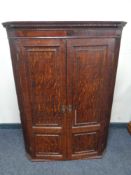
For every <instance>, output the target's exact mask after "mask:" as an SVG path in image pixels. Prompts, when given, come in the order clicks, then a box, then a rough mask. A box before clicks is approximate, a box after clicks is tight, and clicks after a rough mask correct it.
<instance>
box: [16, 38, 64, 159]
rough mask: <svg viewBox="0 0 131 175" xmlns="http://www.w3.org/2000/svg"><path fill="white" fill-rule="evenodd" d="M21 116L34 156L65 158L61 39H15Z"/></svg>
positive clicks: (39, 157) (62, 49) (62, 51)
mask: <svg viewBox="0 0 131 175" xmlns="http://www.w3.org/2000/svg"><path fill="white" fill-rule="evenodd" d="M15 45H16V48H17V57H16V60H14V61H13V65H14V67H15V69H16V74H17V75H16V76H17V79H18V86H19V92H18V93H19V94H20V96H21V98H20V103H21V104H20V111H21V118H22V120H24V121H25V122H24V126H23V127H24V131H26V130H27V133H25V132H24V134H25V135H28V137H27V140H29V141H28V143H26V144H28V147H29V149H30V154H31V156H32V158H35V159H65V155H66V142H65V140H66V135H65V127H66V112H65V105H66V58H65V53H66V52H65V49H66V48H65V41H64V40H62V39H16V41H15Z"/></svg>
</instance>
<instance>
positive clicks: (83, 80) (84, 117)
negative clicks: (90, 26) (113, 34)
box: [67, 38, 115, 159]
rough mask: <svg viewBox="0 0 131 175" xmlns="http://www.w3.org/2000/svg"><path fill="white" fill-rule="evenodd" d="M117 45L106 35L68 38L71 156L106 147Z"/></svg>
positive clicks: (69, 141) (89, 154)
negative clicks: (104, 36)
mask: <svg viewBox="0 0 131 175" xmlns="http://www.w3.org/2000/svg"><path fill="white" fill-rule="evenodd" d="M114 44H115V39H106V38H103V39H93V38H91V39H71V40H68V41H67V58H68V60H67V65H68V66H67V67H68V77H67V83H68V89H67V91H68V106H69V109H70V108H71V107H72V110H68V111H69V118H68V122H69V123H68V125H69V137H68V138H69V139H68V156H69V158H70V159H77V158H86V157H90V156H98V155H99V154H100V152H101V151H102V150H103V149H104V146H105V145H104V144H105V139H106V135H107V128H108V127H107V126H108V123H109V118H110V111H111V104H112V96H113V87H114V82H113V80H114V74H113V71H114V70H113V69H114V68H113V66H114ZM112 78H113V79H112ZM71 111H72V112H71Z"/></svg>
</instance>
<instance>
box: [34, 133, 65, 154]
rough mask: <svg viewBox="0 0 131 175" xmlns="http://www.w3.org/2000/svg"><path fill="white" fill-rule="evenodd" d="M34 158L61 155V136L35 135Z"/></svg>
mask: <svg viewBox="0 0 131 175" xmlns="http://www.w3.org/2000/svg"><path fill="white" fill-rule="evenodd" d="M35 154H36V156H53V155H62V145H61V136H60V135H54V134H36V135H35Z"/></svg>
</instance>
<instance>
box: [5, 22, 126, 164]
mask: <svg viewBox="0 0 131 175" xmlns="http://www.w3.org/2000/svg"><path fill="white" fill-rule="evenodd" d="M125 24H126V23H125V22H119V21H118V22H111V21H110V22H108V21H107V22H102V21H97V22H95V21H94V22H88V21H81V22H79V21H78V22H77V21H76V22H71V21H70V22H6V23H3V25H4V27H6V29H7V34H8V39H9V43H10V50H11V58H12V65H13V71H14V77H15V83H16V91H17V96H18V103H19V109H20V114H21V122H22V127H23V134H24V140H25V147H26V151H27V153H28V155H29V157H30V158H31V159H32V160H35V161H37V160H72V159H86V158H99V157H101V155H102V153H103V151H104V150H105V148H106V143H107V135H108V125H109V121H110V113H111V106H112V100H113V92H114V85H115V77H116V70H117V62H118V54H119V47H120V39H121V33H122V29H123V26H124V25H125Z"/></svg>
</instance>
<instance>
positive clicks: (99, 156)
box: [26, 151, 105, 162]
mask: <svg viewBox="0 0 131 175" xmlns="http://www.w3.org/2000/svg"><path fill="white" fill-rule="evenodd" d="M104 154H105V151H104V152H103V153H102V154H101V155H94V156H87V157H85V156H84V157H83V158H82V157H80V158H78V157H77V158H71V159H61V160H57V159H44V158H35V157H32V156H30V154H28V153H26V156H27V158H28V159H29V160H30V161H32V162H50V161H71V160H92V159H101V158H103V155H104Z"/></svg>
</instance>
